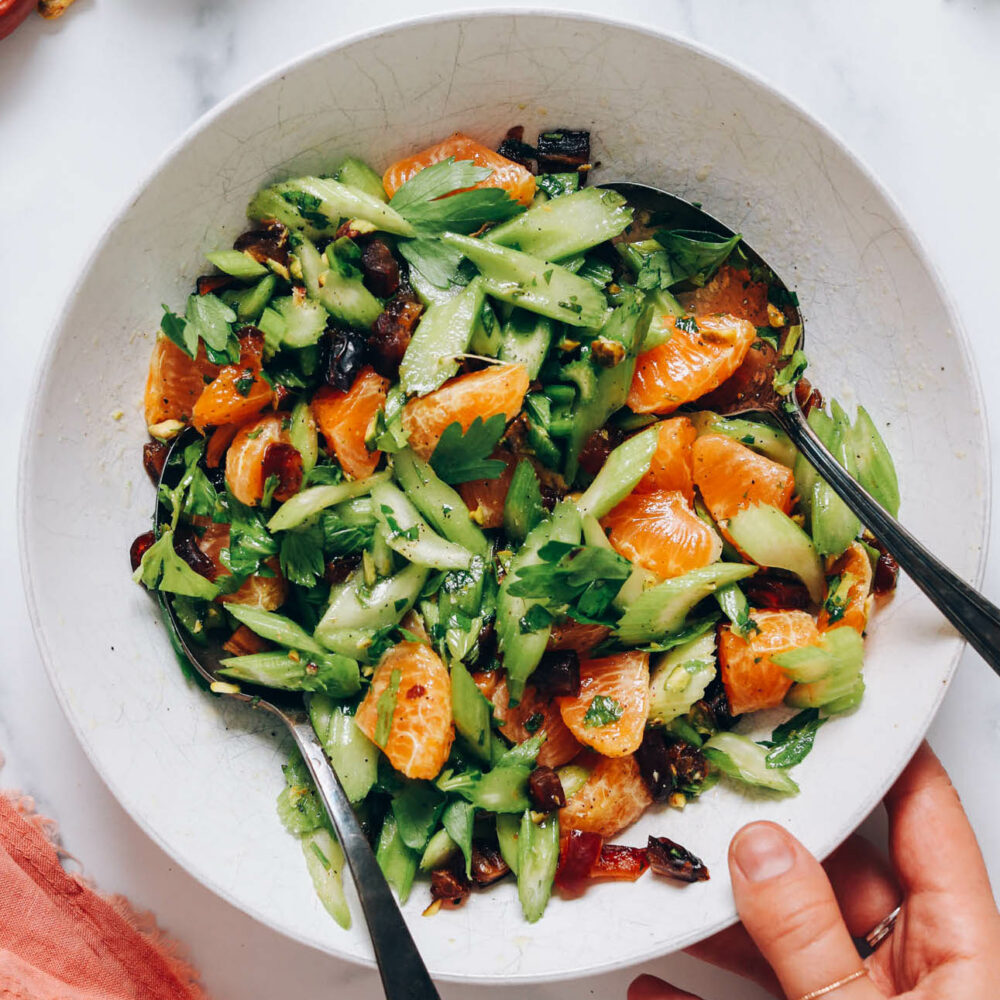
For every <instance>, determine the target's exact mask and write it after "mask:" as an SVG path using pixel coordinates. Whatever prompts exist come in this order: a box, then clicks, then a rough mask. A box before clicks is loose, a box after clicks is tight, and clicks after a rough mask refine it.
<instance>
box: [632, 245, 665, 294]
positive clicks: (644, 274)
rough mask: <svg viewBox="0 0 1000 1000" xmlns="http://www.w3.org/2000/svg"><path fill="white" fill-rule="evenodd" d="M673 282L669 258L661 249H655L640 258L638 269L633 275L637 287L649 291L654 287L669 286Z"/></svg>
mask: <svg viewBox="0 0 1000 1000" xmlns="http://www.w3.org/2000/svg"><path fill="white" fill-rule="evenodd" d="M673 283H674V275H673V271H672V270H671V269H670V258H669V257H667V255H666V252H665V251H663V250H655V251H654V252H653V253H651V254H647V255H646V256H644V257H643V258H642V263H641V264H640V265H639V271H638V273H637V274H636V276H635V284H636V287H637V288H641V289H642V290H643V291H651V290H652V289H654V288H669V287H670V286H671V285H672V284H673Z"/></svg>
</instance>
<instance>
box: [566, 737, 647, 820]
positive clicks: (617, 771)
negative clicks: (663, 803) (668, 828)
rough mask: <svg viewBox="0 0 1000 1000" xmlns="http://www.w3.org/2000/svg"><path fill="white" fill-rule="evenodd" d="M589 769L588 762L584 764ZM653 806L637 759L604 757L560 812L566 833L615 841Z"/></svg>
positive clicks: (630, 757)
mask: <svg viewBox="0 0 1000 1000" xmlns="http://www.w3.org/2000/svg"><path fill="white" fill-rule="evenodd" d="M581 763H584V764H586V765H589V761H581ZM652 804H653V798H652V796H651V795H650V794H649V789H648V788H646V783H645V782H644V781H643V780H642V776H641V775H640V773H639V765H638V764H637V763H636V762H635V758H634V757H633V756H632V755H631V754H628V755H627V756H624V757H614V758H610V759H609V758H607V757H601V758H599V759H598V760H597V763H596V765H594V767H593V769H592V770H591V772H590V778H589V779H588V780H587V783H586V784H585V785H584V786H583V788H581V789H580V791H578V792H577V793H576V794H575V795H573V796H572V797H571V798H570V800H569V801H568V802H567V803H566V805H565V806H564V807H563V808H562V809H560V810H559V826H560V828H561V829H563V830H583V831H584V832H585V833H597V834H600V835H601V836H602V837H613V836H614V835H615V834H616V833H618V832H619V831H621V830H624V829H625V827H627V826H630V825H631V824H632V823H634V822H635V821H636V820H637V819H638V818H639V817H640V816H641V815H642V814H643V813H644V812H645V811H646V809H648V808H649V806H651V805H652Z"/></svg>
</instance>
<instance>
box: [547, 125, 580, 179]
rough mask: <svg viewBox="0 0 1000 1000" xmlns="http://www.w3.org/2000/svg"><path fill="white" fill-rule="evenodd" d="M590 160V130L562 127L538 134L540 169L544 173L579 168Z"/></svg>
mask: <svg viewBox="0 0 1000 1000" xmlns="http://www.w3.org/2000/svg"><path fill="white" fill-rule="evenodd" d="M589 162H590V133H589V132H585V131H583V130H581V129H568V128H561V129H553V130H552V131H549V132H542V133H541V134H540V135H539V136H538V169H539V170H540V171H542V173H560V172H567V171H570V170H579V169H580V167H582V166H584V165H585V164H587V163H589Z"/></svg>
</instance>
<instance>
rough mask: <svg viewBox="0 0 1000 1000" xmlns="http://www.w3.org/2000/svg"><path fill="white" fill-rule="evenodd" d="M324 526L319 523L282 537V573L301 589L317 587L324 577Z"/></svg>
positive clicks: (280, 555)
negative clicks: (318, 581)
mask: <svg viewBox="0 0 1000 1000" xmlns="http://www.w3.org/2000/svg"><path fill="white" fill-rule="evenodd" d="M323 542H324V538H323V526H322V525H321V524H319V523H316V524H312V525H309V527H306V528H298V529H296V530H294V531H285V532H282V535H281V552H280V554H279V559H280V562H281V572H282V574H283V575H284V577H285V579H286V580H288V581H289V582H291V583H297V584H298V585H299V586H300V587H315V586H316V583H317V580H319V579H320V578H321V577H322V576H323V571H324V569H325V563H324V562H323Z"/></svg>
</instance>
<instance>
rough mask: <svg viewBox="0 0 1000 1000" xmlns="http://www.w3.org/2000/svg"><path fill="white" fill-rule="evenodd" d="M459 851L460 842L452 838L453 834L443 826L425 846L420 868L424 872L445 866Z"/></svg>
mask: <svg viewBox="0 0 1000 1000" xmlns="http://www.w3.org/2000/svg"><path fill="white" fill-rule="evenodd" d="M456 851H458V844H456V843H455V841H454V840H452V839H451V834H449V833H448V831H447V830H445V829H444V827H442V828H441V829H440V830H438V831H437V832H436V833H435V834H434V836H433V837H431V839H430V840H428V841H427V846H426V847H425V848H424V853H423V854H422V855H421V857H420V865H419V868H420V870H421V871H422V872H432V871H434V870H435V869H437V868H443V867H444V866H445V865H446V864H447V863H448V862H449V861H450V860H451V859H452V858H453V857H454V856H455V853H456Z"/></svg>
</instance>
